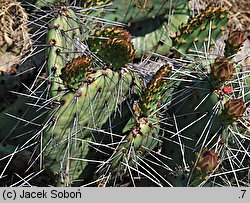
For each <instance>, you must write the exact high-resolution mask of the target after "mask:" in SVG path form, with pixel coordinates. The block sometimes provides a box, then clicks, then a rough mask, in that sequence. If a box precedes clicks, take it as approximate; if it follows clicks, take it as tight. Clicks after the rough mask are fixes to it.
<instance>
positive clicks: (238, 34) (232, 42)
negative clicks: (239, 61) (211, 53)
mask: <svg viewBox="0 0 250 203" xmlns="http://www.w3.org/2000/svg"><path fill="white" fill-rule="evenodd" d="M244 41H245V38H244V33H243V32H242V31H240V30H235V31H231V32H230V33H229V35H228V38H227V39H226V40H225V44H226V45H225V57H230V56H232V55H234V54H236V53H237V52H238V51H239V49H240V47H241V46H242V45H243V43H244Z"/></svg>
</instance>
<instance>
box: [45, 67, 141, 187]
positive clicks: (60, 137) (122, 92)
mask: <svg viewBox="0 0 250 203" xmlns="http://www.w3.org/2000/svg"><path fill="white" fill-rule="evenodd" d="M87 81H88V82H86V83H83V84H82V85H81V86H80V87H79V88H78V90H77V91H75V92H68V93H66V94H65V95H64V96H62V98H61V105H60V106H58V107H56V108H55V112H54V113H52V114H51V115H52V117H51V122H50V126H49V127H48V128H47V129H46V132H45V134H44V138H43V141H44V142H43V147H44V156H45V159H44V161H45V166H46V167H48V168H49V169H50V170H51V171H53V172H54V173H55V174H58V178H59V182H58V183H59V184H60V177H61V176H62V182H63V185H67V184H70V183H71V182H72V180H76V179H77V178H78V177H79V176H80V174H81V173H82V172H83V170H84V168H85V167H86V166H87V165H88V162H87V161H84V160H82V159H84V158H85V157H86V155H87V154H88V151H89V149H90V148H91V144H90V141H91V142H95V139H94V137H93V133H95V132H98V130H100V129H101V127H102V125H103V124H104V123H105V122H106V121H107V120H108V119H109V117H110V116H111V114H112V113H113V112H114V111H115V109H116V108H117V107H118V105H119V104H120V103H121V102H122V101H123V100H124V99H125V98H126V95H127V94H128V93H129V90H130V91H131V90H132V89H134V88H132V89H130V88H131V87H132V86H134V87H135V89H137V88H139V86H140V83H138V82H139V80H138V78H137V77H136V75H134V74H133V73H131V72H129V71H127V70H126V69H122V71H121V72H120V73H119V72H116V71H112V70H111V69H100V70H96V72H94V73H89V74H88V75H87ZM137 91H138V89H137ZM130 93H132V92H130Z"/></svg>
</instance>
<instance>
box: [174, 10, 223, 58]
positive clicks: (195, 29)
mask: <svg viewBox="0 0 250 203" xmlns="http://www.w3.org/2000/svg"><path fill="white" fill-rule="evenodd" d="M227 15H228V9H227V8H224V7H207V9H206V10H205V11H202V12H201V13H200V14H198V15H196V16H195V17H194V18H190V19H189V21H188V22H187V24H183V25H181V26H180V29H179V30H178V31H177V32H176V37H175V38H174V39H173V49H174V50H175V51H177V52H178V53H179V54H178V55H182V56H184V55H186V54H191V53H194V54H195V53H196V54H197V51H198V52H199V53H200V52H202V53H204V52H205V51H207V52H209V50H207V49H208V48H209V49H210V48H211V45H212V44H214V43H215V41H216V40H217V39H218V38H219V37H220V36H222V34H224V31H225V26H226V24H227V22H228V17H227ZM204 45H205V46H204Z"/></svg>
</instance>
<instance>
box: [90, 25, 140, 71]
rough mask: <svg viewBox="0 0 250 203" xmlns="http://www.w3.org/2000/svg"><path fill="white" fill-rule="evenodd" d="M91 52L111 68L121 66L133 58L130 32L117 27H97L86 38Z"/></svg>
mask: <svg viewBox="0 0 250 203" xmlns="http://www.w3.org/2000/svg"><path fill="white" fill-rule="evenodd" d="M87 44H88V46H89V49H90V51H91V52H93V53H95V54H97V56H98V57H100V59H101V60H102V61H103V62H104V63H106V64H107V65H110V66H112V67H113V68H121V67H123V66H124V65H125V64H127V63H129V62H131V61H132V60H133V59H134V52H135V50H134V47H133V44H132V42H131V37H130V34H129V33H128V32H127V31H126V30H124V29H122V28H119V27H115V26H113V27H106V28H102V29H100V30H99V29H97V30H95V32H94V33H93V35H91V36H90V37H89V39H88V40H87Z"/></svg>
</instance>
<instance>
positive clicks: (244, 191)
mask: <svg viewBox="0 0 250 203" xmlns="http://www.w3.org/2000/svg"><path fill="white" fill-rule="evenodd" d="M246 191H247V190H241V192H243V194H242V196H241V198H244V195H245V193H246Z"/></svg>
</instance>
